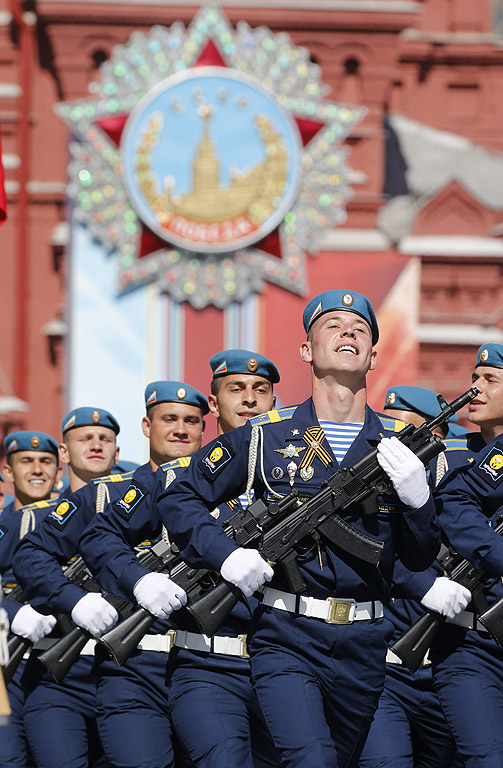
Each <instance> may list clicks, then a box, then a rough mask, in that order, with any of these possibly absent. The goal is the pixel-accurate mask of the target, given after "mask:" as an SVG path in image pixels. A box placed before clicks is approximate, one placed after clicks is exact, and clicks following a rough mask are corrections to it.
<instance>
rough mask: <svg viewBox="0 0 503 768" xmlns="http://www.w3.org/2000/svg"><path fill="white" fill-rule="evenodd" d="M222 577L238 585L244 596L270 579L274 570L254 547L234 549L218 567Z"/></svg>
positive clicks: (248, 595) (249, 594)
mask: <svg viewBox="0 0 503 768" xmlns="http://www.w3.org/2000/svg"><path fill="white" fill-rule="evenodd" d="M220 573H221V574H222V578H224V579H225V580H226V581H230V583H231V584H234V586H236V587H238V588H239V589H240V590H241V592H242V593H243V595H244V596H245V597H251V595H253V593H254V592H255V591H256V590H257V589H258V588H259V587H261V586H262V584H264V582H266V581H271V579H272V577H273V576H274V571H273V569H272V568H271V566H270V565H269V563H267V562H266V561H265V560H264V558H263V557H261V556H260V555H259V553H258V552H257V550H256V549H243V548H242V547H240V548H239V549H235V550H234V552H231V554H230V555H229V556H228V557H227V558H226V559H225V560H224V562H223V563H222V567H221V568H220Z"/></svg>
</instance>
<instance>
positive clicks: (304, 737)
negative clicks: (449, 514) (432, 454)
mask: <svg viewBox="0 0 503 768" xmlns="http://www.w3.org/2000/svg"><path fill="white" fill-rule="evenodd" d="M303 320H304V328H305V330H306V333H307V339H306V341H304V342H303V343H302V344H301V347H300V355H301V359H302V360H303V361H304V362H305V363H306V364H308V365H309V366H310V368H311V377H312V398H309V399H308V400H307V401H306V402H305V403H303V404H302V405H300V406H298V407H292V408H282V409H280V410H279V411H274V410H273V411H271V412H270V413H268V414H264V415H262V416H258V417H255V418H252V419H250V421H249V422H248V424H247V425H245V426H243V427H241V428H239V429H237V430H234V431H233V432H230V433H226V434H225V435H222V436H220V437H219V438H217V439H216V440H214V441H213V442H212V443H210V444H209V445H208V446H207V447H206V448H205V449H203V450H202V451H201V452H200V453H199V454H197V455H196V456H194V457H193V459H192V461H191V464H190V466H189V467H188V468H187V469H186V470H185V471H184V472H183V473H181V474H180V475H179V476H178V477H177V479H176V480H175V482H173V483H172V484H171V486H170V487H169V488H168V489H167V490H166V492H165V493H164V494H163V495H162V496H161V497H160V499H159V502H158V508H159V512H160V514H161V517H162V519H163V522H164V524H165V525H166V526H167V527H168V530H169V531H170V534H171V535H172V536H173V538H174V540H175V542H176V543H177V545H178V546H179V548H180V553H181V556H182V557H183V558H184V559H185V560H187V562H189V563H190V564H191V565H192V566H194V567H207V568H210V569H212V570H216V571H220V573H221V575H222V576H223V578H224V579H226V580H227V581H229V582H231V583H232V584H234V585H235V586H237V587H238V588H239V589H240V590H241V591H242V592H243V594H244V595H246V596H248V597H250V596H251V595H252V594H253V593H254V592H255V591H256V590H257V589H258V588H259V587H261V586H262V585H263V584H264V583H265V582H266V581H271V580H272V579H273V578H274V581H273V582H272V584H271V586H267V587H266V589H265V591H264V595H263V600H262V603H261V605H260V606H259V607H258V609H257V610H256V611H255V615H254V620H253V622H252V628H251V632H250V635H251V637H250V636H249V652H250V656H251V670H252V678H253V683H254V687H255V689H256V691H257V693H258V697H259V700H260V705H261V708H262V711H263V714H264V717H265V720H266V722H267V725H268V727H269V730H270V731H271V734H272V736H273V739H274V742H275V744H276V747H277V749H278V750H279V752H280V756H281V760H282V765H285V766H309V768H314V767H315V766H316V768H318V767H320V768H321V766H323V768H327V767H328V766H330V767H331V768H335V766H339V768H340V767H341V766H347V765H355V764H356V763H357V760H358V757H359V754H360V751H361V749H362V747H363V744H364V741H365V737H366V734H367V730H368V727H369V725H370V721H371V719H372V715H373V713H374V710H375V708H376V706H377V701H378V698H379V695H380V693H381V691H382V687H383V682H384V658H385V654H386V647H387V643H388V640H389V638H390V635H391V625H390V623H389V622H388V620H387V619H386V618H384V616H383V606H382V603H383V601H387V600H388V599H389V586H390V582H391V575H392V570H393V562H394V559H395V556H396V555H398V556H399V557H401V558H402V559H403V562H404V563H405V565H406V566H407V567H409V568H411V569H422V568H425V567H427V566H428V565H429V564H430V563H431V562H432V560H433V558H434V557H435V555H436V553H437V551H438V547H439V535H438V529H437V526H436V522H435V514H434V505H433V500H432V498H431V493H430V489H429V486H428V482H427V479H426V472H425V469H424V466H423V464H422V463H421V462H420V460H419V459H418V458H417V457H416V456H415V455H414V454H413V453H412V452H411V451H410V450H409V449H408V448H406V446H404V445H403V444H402V443H401V442H400V441H398V440H397V439H396V438H393V437H392V435H393V433H394V431H395V430H396V429H397V423H396V422H395V421H394V420H393V419H389V418H388V419H384V423H383V421H381V419H380V418H379V417H378V416H377V415H376V414H375V413H374V412H373V411H372V410H371V409H370V408H369V407H368V406H367V404H366V375H367V373H369V372H370V371H372V370H373V369H374V368H375V365H376V351H375V349H374V345H375V344H376V343H377V340H378V327H377V321H376V318H375V314H374V311H373V309H372V306H371V304H370V302H369V301H368V299H367V298H366V297H364V296H362V295H360V294H357V293H354V292H350V291H340V290H334V291H327V292H325V293H322V294H320V295H318V296H316V297H315V298H313V299H312V300H311V301H310V302H309V303H308V305H307V306H306V308H305V311H304V316H303ZM383 431H384V432H385V434H386V439H383V440H381V434H382V432H383ZM377 444H379V448H378V451H379V453H378V455H379V462H380V463H381V466H382V468H383V469H384V471H385V472H386V473H387V474H388V476H389V478H390V479H391V481H392V484H393V486H394V489H395V492H396V495H391V496H389V497H386V498H383V497H381V498H379V500H378V501H379V503H380V505H381V508H382V511H381V512H380V513H379V514H375V515H368V516H365V517H362V515H361V513H360V510H359V508H357V507H355V508H350V509H348V510H347V512H346V513H344V516H345V518H346V519H347V520H348V521H351V523H352V524H353V525H354V526H355V527H356V528H358V529H360V530H361V531H363V532H365V533H368V534H370V535H371V536H374V537H376V538H378V539H380V540H382V541H383V542H384V551H383V555H382V559H381V564H380V566H379V568H374V567H372V566H369V565H367V564H365V563H363V562H361V561H359V560H357V559H356V558H354V557H352V556H346V555H345V554H343V553H341V552H340V551H338V549H337V547H335V546H333V545H329V544H328V543H325V542H324V540H323V538H321V540H319V541H317V542H306V547H304V548H302V552H299V556H298V563H299V567H300V572H301V575H302V577H303V579H304V581H305V583H306V589H305V592H304V593H303V594H302V595H300V596H296V595H294V594H291V593H290V592H289V591H288V587H287V586H286V584H285V583H284V581H283V580H282V577H281V575H280V574H279V573H278V574H275V573H274V571H273V570H272V568H271V567H270V566H269V565H268V564H267V563H266V562H265V561H264V560H263V559H262V557H261V556H260V555H259V553H258V552H257V551H256V550H253V549H242V548H239V547H237V546H236V544H235V543H234V542H233V541H232V540H230V539H229V538H228V537H227V536H226V535H225V532H224V530H223V528H222V527H221V526H220V525H219V521H218V520H215V519H214V518H213V517H212V516H211V515H210V514H208V512H211V511H212V510H213V509H214V508H215V507H220V505H221V504H222V503H223V502H225V500H227V499H230V498H234V497H236V496H238V495H239V494H241V493H242V492H243V491H244V490H245V489H247V490H248V492H249V493H250V492H251V489H253V490H254V493H255V496H256V497H257V498H261V499H263V500H264V501H267V500H268V499H277V498H278V497H282V496H285V495H286V494H288V493H289V492H290V491H291V489H292V487H293V488H295V489H297V490H298V492H299V495H300V496H303V497H306V496H312V495H313V494H314V493H316V492H317V491H319V490H320V487H321V485H322V483H323V481H324V480H326V479H328V478H329V477H330V476H331V475H332V474H333V473H334V472H335V471H336V470H337V469H338V467H339V466H342V467H344V466H348V465H349V464H351V463H352V462H354V461H355V460H356V459H358V458H360V457H361V456H362V455H363V454H365V453H366V452H368V451H369V450H370V449H371V448H372V446H375V445H377ZM334 606H335V612H334Z"/></svg>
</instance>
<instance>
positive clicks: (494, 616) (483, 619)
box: [478, 597, 503, 645]
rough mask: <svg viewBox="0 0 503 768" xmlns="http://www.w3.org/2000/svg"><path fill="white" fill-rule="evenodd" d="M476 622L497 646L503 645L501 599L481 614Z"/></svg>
mask: <svg viewBox="0 0 503 768" xmlns="http://www.w3.org/2000/svg"><path fill="white" fill-rule="evenodd" d="M478 620H479V621H480V623H481V624H482V626H483V627H485V629H487V631H488V632H489V634H490V635H492V637H493V638H494V639H495V640H496V642H497V643H498V645H503V597H500V599H499V600H496V602H495V603H493V604H492V605H491V606H490V607H489V608H488V609H487V610H486V611H484V612H483V613H481V614H480V616H479V619H478Z"/></svg>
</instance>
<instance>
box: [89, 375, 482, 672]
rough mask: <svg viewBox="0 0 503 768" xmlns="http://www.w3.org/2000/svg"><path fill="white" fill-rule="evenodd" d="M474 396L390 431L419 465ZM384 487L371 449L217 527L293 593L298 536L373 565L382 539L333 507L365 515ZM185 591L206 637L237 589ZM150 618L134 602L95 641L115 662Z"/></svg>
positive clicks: (297, 580)
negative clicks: (316, 484) (305, 493)
mask: <svg viewBox="0 0 503 768" xmlns="http://www.w3.org/2000/svg"><path fill="white" fill-rule="evenodd" d="M477 394H478V390H477V389H476V388H475V387H472V388H471V389H469V390H468V391H467V392H465V393H464V394H463V395H461V396H460V397H458V398H457V399H456V400H454V401H453V402H452V403H450V404H447V403H446V402H445V400H444V399H443V398H442V397H441V396H440V395H439V396H438V397H439V403H440V406H441V413H440V415H439V416H437V418H435V419H432V420H431V421H430V422H428V423H425V424H423V425H421V426H420V427H414V426H413V425H411V424H409V425H407V426H406V427H404V429H403V430H402V431H401V432H399V433H398V434H397V437H398V438H399V439H400V440H401V441H402V442H404V443H405V445H407V446H408V447H409V448H410V449H411V450H412V451H413V452H414V453H415V454H416V455H417V456H418V457H419V458H420V459H421V461H422V462H423V463H425V464H426V463H427V462H428V461H429V460H430V459H432V458H433V457H434V456H436V455H438V454H439V453H440V452H441V451H442V450H444V448H445V446H444V444H443V443H442V442H441V440H440V439H439V438H438V437H437V436H436V435H434V434H432V431H431V430H433V429H435V428H436V427H438V426H440V425H441V424H443V423H445V422H447V420H448V419H449V418H450V417H451V416H452V415H453V414H454V413H456V412H457V411H458V410H460V409H461V408H463V407H464V406H465V405H466V404H467V403H469V402H470V401H471V400H473V398H474V397H475V396H476V395H477ZM391 488H392V485H391V481H390V480H389V478H388V476H387V475H386V473H385V472H384V470H382V469H381V467H380V465H379V462H378V461H377V450H376V449H373V450H371V451H369V452H368V453H367V454H366V455H365V456H363V457H362V458H361V459H359V460H358V461H357V462H355V463H354V464H353V465H352V466H350V467H344V468H343V469H339V470H338V471H337V472H336V473H335V474H334V475H332V477H331V478H330V479H329V480H327V481H326V482H325V483H324V484H323V487H322V489H321V490H320V491H319V492H318V493H317V494H315V496H313V497H312V498H311V499H308V500H307V501H305V502H302V503H301V502H299V500H298V498H297V491H296V490H295V489H294V490H293V491H292V492H291V493H290V494H288V496H285V497H284V498H282V499H279V500H278V501H274V502H272V503H270V504H269V505H266V504H264V502H262V501H261V500H257V501H255V502H253V504H251V505H250V506H249V507H248V508H247V509H243V510H240V511H239V512H237V513H236V514H235V515H234V516H233V517H232V518H231V519H230V520H229V521H228V522H227V524H226V526H225V527H224V531H225V533H226V534H227V536H229V538H231V539H233V540H234V541H235V542H236V544H237V545H238V546H250V545H253V546H255V547H257V548H258V549H259V551H260V553H261V554H262V556H263V557H264V558H265V559H266V560H268V561H269V562H270V563H271V564H273V565H276V564H278V563H280V564H281V567H282V568H283V570H284V573H285V577H286V580H287V583H288V585H289V588H290V589H291V590H292V592H295V593H297V594H298V593H300V592H302V591H303V590H304V589H305V587H306V585H305V582H304V580H303V578H302V575H301V572H300V569H299V567H298V564H297V559H296V551H295V547H296V546H297V544H299V542H301V541H302V540H303V539H304V538H306V536H310V537H311V538H312V539H314V540H319V539H320V538H321V536H323V537H324V538H325V539H327V540H328V541H329V542H330V543H331V544H332V545H333V546H335V547H337V548H339V549H342V550H343V551H344V552H347V553H349V554H351V555H353V556H354V557H357V558H358V559H360V560H362V561H364V562H366V563H369V564H371V565H373V566H377V565H378V564H379V560H380V556H381V552H382V549H383V546H384V545H383V543H382V542H381V541H378V540H376V539H373V538H372V537H370V536H367V535H366V534H365V533H363V532H361V531H359V530H357V529H356V528H354V527H353V526H352V525H350V524H349V523H347V522H346V521H345V520H344V519H343V518H342V517H341V516H340V515H339V514H338V513H339V512H343V511H344V510H346V509H347V508H348V507H350V506H352V505H354V504H359V505H360V507H361V509H362V512H363V514H365V515H368V514H373V513H375V512H377V511H378V506H377V497H378V495H379V494H380V493H383V492H384V491H386V490H389V489H391ZM188 568H189V566H187V565H186V564H185V563H183V562H181V564H180V565H179V566H176V567H175V568H173V570H172V571H171V572H170V577H171V579H172V580H173V581H174V582H175V583H177V584H178V585H179V586H182V587H183V586H184V583H183V578H182V577H183V573H184V572H185V569H188ZM199 573H200V574H204V575H206V574H208V571H204V570H200V571H199ZM186 591H187V590H186ZM187 596H188V601H187V610H188V612H189V613H190V614H191V615H192V616H193V618H194V619H195V620H196V622H197V623H198V625H199V627H200V628H201V630H202V632H204V633H205V634H206V635H213V634H214V633H215V632H216V631H217V630H218V628H219V627H220V625H221V624H222V622H223V621H224V620H225V617H226V616H227V615H228V614H229V612H230V611H231V610H232V608H233V607H234V606H235V605H236V603H237V602H238V600H239V599H240V598H241V596H242V593H241V591H240V590H239V589H237V588H236V587H235V586H233V585H232V584H229V583H228V582H226V581H224V580H223V579H221V578H220V577H219V581H218V583H217V584H216V585H215V586H214V587H212V588H210V589H207V590H205V591H203V594H202V596H201V597H200V598H198V599H196V600H192V599H191V594H190V593H189V592H188V594H187ZM154 622H155V618H154V617H152V616H151V615H150V614H149V613H148V612H147V611H146V610H145V609H143V608H139V609H138V610H136V611H135V612H134V613H133V614H132V615H131V616H130V617H129V618H128V619H126V621H125V622H121V623H120V624H117V625H116V626H115V627H114V628H113V629H112V630H111V631H110V632H107V633H106V634H105V635H103V636H102V637H101V638H100V639H99V642H102V643H103V644H104V645H106V647H107V648H108V650H109V652H110V653H111V654H112V656H113V657H114V659H115V660H116V662H117V663H118V664H121V663H124V660H125V659H127V658H128V656H129V655H130V653H131V652H132V650H133V649H134V648H135V647H136V645H137V644H138V642H139V641H140V640H141V638H142V637H143V634H145V632H146V631H148V629H149V628H150V627H151V626H152V625H153V623H154Z"/></svg>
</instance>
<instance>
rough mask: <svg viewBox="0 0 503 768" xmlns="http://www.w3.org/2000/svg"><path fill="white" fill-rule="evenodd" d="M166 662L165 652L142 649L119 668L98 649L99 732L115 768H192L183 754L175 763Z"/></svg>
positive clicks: (178, 755)
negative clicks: (189, 767)
mask: <svg viewBox="0 0 503 768" xmlns="http://www.w3.org/2000/svg"><path fill="white" fill-rule="evenodd" d="M166 663H167V656H166V654H165V653H158V652H156V651H137V652H135V653H134V654H133V655H132V656H131V657H130V659H129V660H128V661H127V663H126V664H125V665H124V666H122V667H117V666H116V664H115V662H113V661H112V660H111V659H110V657H109V656H108V654H107V653H106V651H105V650H104V649H102V648H101V647H100V646H99V645H98V646H97V648H96V664H95V672H96V674H97V678H98V699H97V703H98V708H97V715H98V729H99V733H100V737H101V741H102V744H103V748H104V750H105V754H106V756H107V757H108V759H109V761H110V763H111V764H112V765H113V766H114V768H172V766H174V765H175V764H176V766H177V768H180V766H182V765H193V764H192V763H190V762H189V761H188V758H186V757H185V756H182V755H180V754H177V756H176V759H175V751H174V745H173V734H172V729H171V722H170V717H169V706H168V688H167V686H166ZM177 752H178V750H177Z"/></svg>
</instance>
